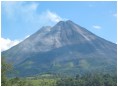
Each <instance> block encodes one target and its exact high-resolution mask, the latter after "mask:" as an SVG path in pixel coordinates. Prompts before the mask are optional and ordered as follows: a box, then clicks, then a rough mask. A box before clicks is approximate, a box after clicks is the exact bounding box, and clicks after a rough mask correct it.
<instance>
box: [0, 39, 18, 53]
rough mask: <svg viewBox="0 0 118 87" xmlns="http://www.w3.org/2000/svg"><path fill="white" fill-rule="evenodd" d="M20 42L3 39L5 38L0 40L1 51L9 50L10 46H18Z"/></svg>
mask: <svg viewBox="0 0 118 87" xmlns="http://www.w3.org/2000/svg"><path fill="white" fill-rule="evenodd" d="M19 42H20V41H19V40H13V41H12V40H10V39H8V38H7V39H5V38H1V42H0V43H1V51H5V50H7V49H9V48H11V47H12V46H15V45H16V44H18V43H19Z"/></svg>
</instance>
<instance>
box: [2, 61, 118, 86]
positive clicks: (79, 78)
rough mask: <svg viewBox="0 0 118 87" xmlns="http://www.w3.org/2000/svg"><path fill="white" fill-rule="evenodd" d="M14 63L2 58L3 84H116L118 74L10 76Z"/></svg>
mask: <svg viewBox="0 0 118 87" xmlns="http://www.w3.org/2000/svg"><path fill="white" fill-rule="evenodd" d="M12 70H13V67H12V64H9V63H7V62H6V61H5V60H4V59H2V60H1V85H2V86H116V85H117V75H116V74H115V75H110V74H102V73H87V74H85V75H79V74H77V75H75V76H73V77H70V76H68V77H67V76H66V77H63V76H60V75H52V74H43V75H38V76H32V77H17V76H16V77H8V73H9V74H12V73H13V71H12Z"/></svg>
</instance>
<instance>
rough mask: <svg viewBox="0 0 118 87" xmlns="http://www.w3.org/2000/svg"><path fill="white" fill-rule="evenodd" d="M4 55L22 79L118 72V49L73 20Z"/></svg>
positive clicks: (15, 47)
mask: <svg viewBox="0 0 118 87" xmlns="http://www.w3.org/2000/svg"><path fill="white" fill-rule="evenodd" d="M2 55H4V56H5V57H6V60H7V61H9V62H12V63H13V65H14V67H15V69H16V70H18V71H19V76H32V75H36V74H42V73H46V72H50V73H61V74H67V75H74V74H78V73H79V74H83V73H88V72H90V73H93V72H102V73H116V71H117V45H116V44H114V43H112V42H110V41H107V40H105V39H103V38H101V37H99V36H97V35H95V34H93V33H91V32H90V31H88V30H87V29H85V28H83V27H81V26H79V25H77V24H75V23H74V22H72V21H70V20H68V21H60V22H58V23H57V24H56V25H55V26H53V27H50V26H44V27H42V28H41V29H39V30H38V31H37V32H36V33H34V34H33V35H31V36H30V37H28V38H26V39H25V40H24V41H22V42H21V43H19V44H18V45H16V46H14V47H12V48H10V49H9V50H7V51H4V52H2Z"/></svg>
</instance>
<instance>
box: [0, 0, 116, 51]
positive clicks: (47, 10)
mask: <svg viewBox="0 0 118 87" xmlns="http://www.w3.org/2000/svg"><path fill="white" fill-rule="evenodd" d="M66 20H71V21H73V22H74V23H76V24H78V25H80V26H82V27H84V28H86V29H87V30H89V31H91V32H93V33H94V34H96V35H98V36H100V37H102V38H104V39H106V40H109V41H111V42H113V43H116V42H117V2H116V1H88V2H87V1H83V2H82V1H75V2H74V1H70V2H69V1H60V2H57V1H55V2H54V1H44V2H43V1H35V2H33V1H2V3H1V44H2V46H1V47H2V48H1V50H2V51H4V50H7V49H9V48H10V47H12V46H14V45H16V44H18V43H19V42H21V41H23V40H24V39H25V38H27V37H29V36H30V35H32V34H33V33H35V32H36V31H38V30H39V29H40V28H41V27H42V26H54V25H55V24H56V23H58V22H59V21H66Z"/></svg>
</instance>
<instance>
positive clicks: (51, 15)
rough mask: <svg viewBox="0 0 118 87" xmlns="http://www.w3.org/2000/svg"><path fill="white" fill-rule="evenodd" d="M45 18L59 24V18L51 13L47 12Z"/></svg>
mask: <svg viewBox="0 0 118 87" xmlns="http://www.w3.org/2000/svg"><path fill="white" fill-rule="evenodd" d="M47 17H48V18H49V20H51V21H53V22H59V21H61V20H62V18H61V17H59V16H58V15H57V14H56V13H53V12H51V11H47Z"/></svg>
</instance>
